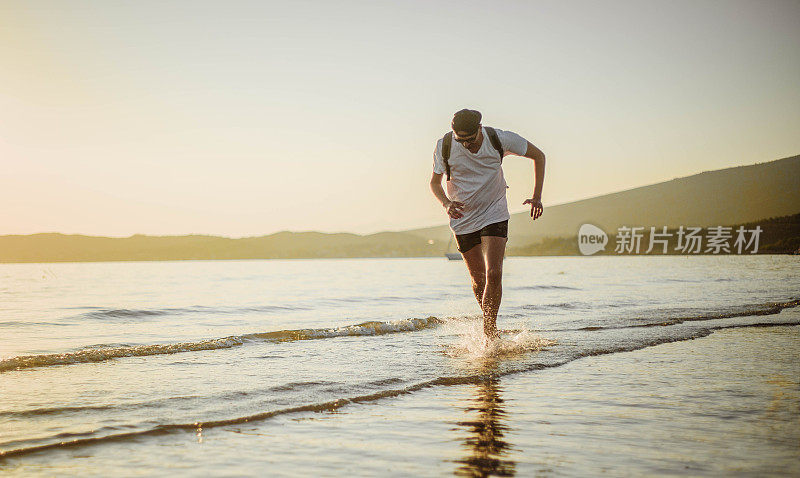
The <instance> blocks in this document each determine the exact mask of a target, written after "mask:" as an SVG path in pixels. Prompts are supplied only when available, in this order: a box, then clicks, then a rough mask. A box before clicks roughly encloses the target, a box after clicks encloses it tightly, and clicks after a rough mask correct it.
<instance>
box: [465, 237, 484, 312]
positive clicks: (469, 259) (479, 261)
mask: <svg viewBox="0 0 800 478" xmlns="http://www.w3.org/2000/svg"><path fill="white" fill-rule="evenodd" d="M461 256H462V257H463V258H464V262H465V263H466V264H467V270H468V271H469V276H470V277H471V278H472V292H474V293H475V298H476V299H477V300H478V306H480V308H481V310H483V295H484V292H485V289H486V262H485V261H484V258H483V256H484V253H483V248H482V247H481V245H480V244H478V245H476V246H473V247H472V248H471V249H470V250H468V251H467V252H462V253H461Z"/></svg>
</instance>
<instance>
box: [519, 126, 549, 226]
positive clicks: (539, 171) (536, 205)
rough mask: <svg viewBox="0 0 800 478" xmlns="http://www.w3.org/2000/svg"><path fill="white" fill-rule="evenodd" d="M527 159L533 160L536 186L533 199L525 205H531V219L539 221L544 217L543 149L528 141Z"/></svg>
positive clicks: (527, 200) (526, 201) (528, 200)
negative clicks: (538, 219) (539, 218)
mask: <svg viewBox="0 0 800 478" xmlns="http://www.w3.org/2000/svg"><path fill="white" fill-rule="evenodd" d="M525 157H526V158H530V159H532V160H533V166H534V170H535V171H536V178H535V184H534V186H533V197H532V198H530V199H526V200H525V202H524V203H522V204H523V205H525V204H530V205H531V217H532V218H534V219H537V218H538V217H539V216H541V215H542V211H543V209H544V208H543V207H542V187H543V186H544V163H545V159H544V153H543V152H542V150H541V149H539V148H537V147H536V146H534V145H533V144H532V143H531V142H530V141H528V150H527V151H525Z"/></svg>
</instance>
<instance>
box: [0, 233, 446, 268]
mask: <svg viewBox="0 0 800 478" xmlns="http://www.w3.org/2000/svg"><path fill="white" fill-rule="evenodd" d="M437 246H438V245H437ZM438 255H441V251H439V250H438V249H436V248H435V247H433V246H432V245H430V244H428V241H426V240H424V239H421V238H419V237H417V236H413V235H410V234H405V233H398V232H382V233H378V234H372V235H368V236H359V235H356V234H325V233H321V232H279V233H276V234H271V235H269V236H261V237H246V238H241V239H230V238H226V237H217V236H200V235H190V236H144V235H139V234H137V235H135V236H131V237H125V238H112V237H96V236H83V235H65V234H58V233H45V234H31V235H10V236H0V262H102V261H163V260H194V259H299V258H310V257H419V256H438Z"/></svg>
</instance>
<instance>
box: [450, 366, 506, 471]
mask: <svg viewBox="0 0 800 478" xmlns="http://www.w3.org/2000/svg"><path fill="white" fill-rule="evenodd" d="M482 368H483V371H484V372H490V371H491V370H492V369H494V368H495V363H494V360H486V361H485V362H484V363H483V366H482ZM475 387H476V390H475V396H474V397H473V398H471V399H470V406H467V407H466V408H465V409H464V411H465V412H466V413H467V414H469V415H470V417H471V418H473V419H472V420H465V421H459V422H456V424H457V425H458V426H459V427H460V428H454V429H453V430H454V431H459V430H462V429H463V430H466V431H467V436H466V438H464V439H463V443H462V448H463V449H464V450H465V451H466V453H465V456H464V457H463V458H460V459H456V460H453V461H454V462H455V463H459V464H460V466H459V467H458V468H457V469H456V470H455V471H454V473H455V474H456V475H459V476H514V474H516V469H515V465H516V463H515V462H514V461H512V460H509V459H508V455H509V453H510V452H511V450H512V449H513V446H512V445H511V444H510V443H508V442H507V441H505V440H504V439H503V437H504V436H505V434H506V433H507V432H508V431H509V430H510V428H509V427H508V425H507V424H506V421H507V419H508V414H507V413H506V411H505V410H504V408H503V399H502V397H501V396H500V395H501V392H502V389H501V388H500V379H499V378H498V377H497V376H496V375H494V374H492V373H484V375H482V376H481V378H480V379H479V380H478V381H477V382H476V383H475Z"/></svg>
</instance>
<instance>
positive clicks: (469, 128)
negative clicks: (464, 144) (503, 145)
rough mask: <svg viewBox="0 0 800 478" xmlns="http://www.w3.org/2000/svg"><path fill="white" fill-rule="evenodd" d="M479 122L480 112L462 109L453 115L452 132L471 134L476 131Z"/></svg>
mask: <svg viewBox="0 0 800 478" xmlns="http://www.w3.org/2000/svg"><path fill="white" fill-rule="evenodd" d="M480 122H481V112H480V111H475V110H468V109H463V110H461V111H458V112H456V114H454V115H453V123H452V126H453V131H457V132H463V133H467V134H473V133H475V132H476V131H478V125H479V124H480Z"/></svg>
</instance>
